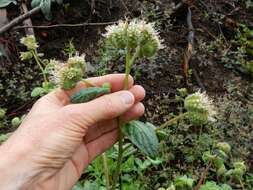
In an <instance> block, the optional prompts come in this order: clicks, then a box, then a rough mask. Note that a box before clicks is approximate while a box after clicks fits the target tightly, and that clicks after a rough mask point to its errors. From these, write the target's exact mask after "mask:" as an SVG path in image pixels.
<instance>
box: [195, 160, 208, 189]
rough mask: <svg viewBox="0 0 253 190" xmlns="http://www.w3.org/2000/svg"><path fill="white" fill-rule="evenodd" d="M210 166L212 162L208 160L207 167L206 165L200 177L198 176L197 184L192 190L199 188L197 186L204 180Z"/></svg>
mask: <svg viewBox="0 0 253 190" xmlns="http://www.w3.org/2000/svg"><path fill="white" fill-rule="evenodd" d="M211 166H212V162H209V163H208V165H207V167H206V169H205V170H204V172H203V173H202V175H201V178H200V180H199V182H198V184H197V185H196V187H195V188H194V190H199V188H200V187H201V185H202V184H203V182H204V181H205V179H206V176H207V174H208V171H209V169H210V168H211Z"/></svg>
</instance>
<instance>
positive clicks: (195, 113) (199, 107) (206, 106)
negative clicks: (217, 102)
mask: <svg viewBox="0 0 253 190" xmlns="http://www.w3.org/2000/svg"><path fill="white" fill-rule="evenodd" d="M184 107H185V109H186V110H187V115H186V116H187V118H188V119H189V120H190V121H191V122H192V124H193V125H197V126H201V125H203V124H206V123H207V122H208V121H214V120H215V119H214V115H215V114H216V111H215V108H214V106H213V102H212V100H210V99H209V97H208V96H207V95H206V93H200V92H196V93H194V94H191V95H189V96H187V97H186V99H185V101H184Z"/></svg>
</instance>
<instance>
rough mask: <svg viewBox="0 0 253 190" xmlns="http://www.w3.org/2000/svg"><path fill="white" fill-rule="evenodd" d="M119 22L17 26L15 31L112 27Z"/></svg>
mask: <svg viewBox="0 0 253 190" xmlns="http://www.w3.org/2000/svg"><path fill="white" fill-rule="evenodd" d="M115 23H117V21H114V22H98V23H91V22H85V23H79V24H55V25H48V26H17V27H15V28H14V29H21V28H57V27H81V26H99V25H101V26H102V25H110V24H115Z"/></svg>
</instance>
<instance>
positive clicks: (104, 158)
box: [102, 153, 110, 190]
mask: <svg viewBox="0 0 253 190" xmlns="http://www.w3.org/2000/svg"><path fill="white" fill-rule="evenodd" d="M102 158H103V166H104V167H103V168H104V174H105V186H106V190H110V178H109V169H108V162H107V156H106V153H103V154H102Z"/></svg>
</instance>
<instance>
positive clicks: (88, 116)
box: [63, 91, 135, 127]
mask: <svg viewBox="0 0 253 190" xmlns="http://www.w3.org/2000/svg"><path fill="white" fill-rule="evenodd" d="M134 102H135V97H134V95H133V94H132V93H131V92H130V91H119V92H115V93H112V94H108V95H104V96H101V97H99V98H97V99H95V100H92V101H90V102H87V103H82V104H71V105H68V106H65V107H64V108H63V109H65V110H66V112H67V115H69V116H71V117H72V121H79V122H80V124H81V125H83V126H84V127H85V126H86V127H89V126H92V125H94V124H96V123H97V122H99V121H103V120H109V119H113V118H116V117H118V116H120V115H122V114H123V113H125V112H126V111H128V110H129V109H130V108H131V107H132V106H133V105H134Z"/></svg>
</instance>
